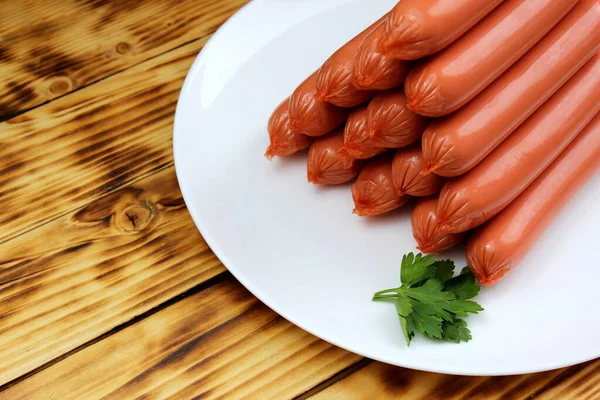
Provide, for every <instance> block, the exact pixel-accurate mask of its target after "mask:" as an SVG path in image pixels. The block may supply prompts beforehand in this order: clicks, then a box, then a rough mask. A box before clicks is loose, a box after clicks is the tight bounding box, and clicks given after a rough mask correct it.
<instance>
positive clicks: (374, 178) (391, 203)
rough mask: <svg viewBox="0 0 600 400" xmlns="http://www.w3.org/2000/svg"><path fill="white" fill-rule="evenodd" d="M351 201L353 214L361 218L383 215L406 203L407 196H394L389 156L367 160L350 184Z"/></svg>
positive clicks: (394, 190) (390, 158)
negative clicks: (352, 202)
mask: <svg viewBox="0 0 600 400" xmlns="http://www.w3.org/2000/svg"><path fill="white" fill-rule="evenodd" d="M352 199H353V200H354V214H357V215H359V216H361V217H367V216H373V215H380V214H385V213H387V212H389V211H392V210H395V209H396V208H399V207H401V206H403V205H404V204H406V202H408V200H409V197H408V196H398V195H397V194H396V188H395V187H394V182H393V179H392V157H391V155H389V154H384V155H382V156H379V157H377V158H374V159H372V160H369V162H368V163H367V164H366V165H365V167H364V168H363V170H362V171H361V172H360V174H359V175H358V179H356V181H355V182H354V183H353V184H352Z"/></svg>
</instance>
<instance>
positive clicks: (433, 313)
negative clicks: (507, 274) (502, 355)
mask: <svg viewBox="0 0 600 400" xmlns="http://www.w3.org/2000/svg"><path fill="white" fill-rule="evenodd" d="M400 282H401V283H402V285H401V286H400V287H397V288H393V289H386V290H381V291H379V292H377V293H375V295H374V296H373V301H386V302H390V303H394V305H395V306H396V312H397V313H398V318H399V320H400V326H401V327H402V332H403V333H404V337H405V338H406V344H407V345H409V346H410V341H411V340H412V338H413V337H414V336H415V332H419V333H421V334H423V335H425V336H427V337H429V338H431V339H435V340H440V341H447V342H454V343H460V342H467V341H469V340H470V339H471V331H470V330H469V329H468V328H467V323H466V322H465V320H464V319H461V318H459V317H467V316H468V315H469V313H472V314H477V313H478V312H479V311H483V308H482V307H481V306H480V305H479V304H477V303H476V302H474V301H471V300H469V299H472V298H473V297H475V296H477V294H478V293H479V289H480V288H479V286H478V285H477V283H476V281H475V276H474V275H473V273H472V272H471V271H470V270H469V268H468V267H465V268H463V270H462V271H461V272H460V274H458V275H457V276H454V262H453V261H451V260H436V259H435V256H434V255H427V256H423V255H422V254H420V253H419V254H417V255H416V256H415V255H414V254H413V253H409V254H407V255H405V256H404V257H402V264H401V268H400Z"/></svg>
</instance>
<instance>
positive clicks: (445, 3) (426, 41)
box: [382, 0, 502, 60]
mask: <svg viewBox="0 0 600 400" xmlns="http://www.w3.org/2000/svg"><path fill="white" fill-rule="evenodd" d="M501 2H502V0H402V1H401V2H399V3H398V5H396V7H395V8H394V9H393V10H392V12H391V14H390V16H389V18H388V20H387V23H386V27H385V32H384V39H383V43H382V50H383V51H384V53H385V54H386V55H387V56H388V57H390V58H397V59H400V60H416V59H417V58H421V57H425V56H428V55H430V54H433V53H437V52H438V51H440V50H442V49H443V48H444V47H446V46H448V45H449V44H450V43H452V42H454V41H455V40H456V39H458V37H459V36H461V35H462V34H463V33H465V32H466V31H468V30H469V29H470V28H471V27H472V26H474V25H475V24H476V23H477V22H479V21H480V20H481V19H483V17H485V16H486V15H487V14H488V13H489V12H490V11H492V10H493V9H494V8H495V7H496V6H497V5H498V4H500V3H501Z"/></svg>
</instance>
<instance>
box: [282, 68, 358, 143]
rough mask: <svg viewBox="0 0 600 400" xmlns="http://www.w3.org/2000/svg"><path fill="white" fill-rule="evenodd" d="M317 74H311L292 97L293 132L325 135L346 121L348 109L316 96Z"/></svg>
mask: <svg viewBox="0 0 600 400" xmlns="http://www.w3.org/2000/svg"><path fill="white" fill-rule="evenodd" d="M316 93H317V74H316V73H314V74H312V75H311V76H309V77H308V78H307V79H306V80H305V81H304V82H302V83H301V84H300V86H298V87H297V88H296V90H295V91H294V93H292V96H291V97H290V101H289V105H288V112H289V115H290V122H289V124H290V128H291V130H292V131H293V132H297V133H303V134H305V135H308V136H323V135H325V134H327V133H329V132H331V131H332V130H334V129H335V128H337V127H338V126H340V125H341V124H343V123H344V122H345V121H346V118H347V117H348V110H346V109H344V108H341V107H337V106H334V105H333V104H330V103H327V102H326V101H323V100H318V99H317V98H315V95H316Z"/></svg>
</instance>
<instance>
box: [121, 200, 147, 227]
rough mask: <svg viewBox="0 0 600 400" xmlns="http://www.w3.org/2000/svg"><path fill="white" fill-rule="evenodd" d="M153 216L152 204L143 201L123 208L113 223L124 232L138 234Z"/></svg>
mask: <svg viewBox="0 0 600 400" xmlns="http://www.w3.org/2000/svg"><path fill="white" fill-rule="evenodd" d="M154 214H155V211H154V206H153V205H152V203H150V202H148V201H144V202H141V203H138V204H131V205H129V206H127V207H125V209H123V210H122V211H121V212H120V213H118V214H117V216H116V219H115V222H116V224H117V227H118V228H119V229H121V230H122V231H124V232H138V231H141V230H142V229H144V228H145V227H147V226H148V224H149V223H150V221H151V220H152V218H153V217H154Z"/></svg>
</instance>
